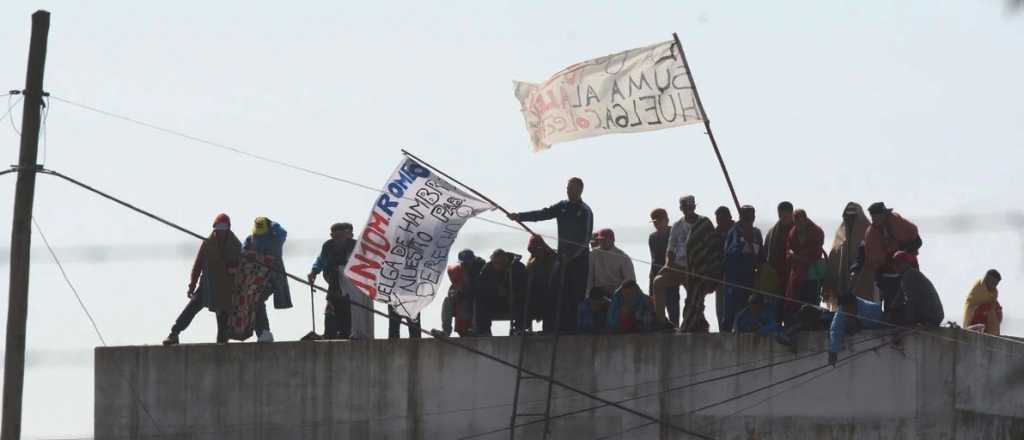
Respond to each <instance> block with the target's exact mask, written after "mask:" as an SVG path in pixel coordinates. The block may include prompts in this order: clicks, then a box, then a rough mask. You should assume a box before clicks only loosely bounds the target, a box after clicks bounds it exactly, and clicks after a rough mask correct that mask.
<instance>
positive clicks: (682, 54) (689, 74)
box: [672, 32, 740, 215]
mask: <svg viewBox="0 0 1024 440" xmlns="http://www.w3.org/2000/svg"><path fill="white" fill-rule="evenodd" d="M672 38H673V39H675V40H676V47H678V48H679V56H680V57H681V58H682V59H683V67H685V68H686V77H687V78H689V79H690V88H692V89H693V99H694V100H695V101H697V108H698V109H699V110H700V118H701V119H702V120H704V129H705V130H707V133H708V138H709V139H711V146H712V147H714V149H715V156H717V157H718V165H720V166H721V167H722V174H724V175H725V183H726V184H727V185H729V192H730V193H731V194H732V202H733V203H735V204H736V215H739V212H740V199H739V198H737V197H736V188H733V186H732V179H730V178H729V170H727V169H726V168H725V161H724V160H722V153H721V152H720V151H718V142H715V134H714V133H712V132H711V121H709V120H708V114H707V113H705V112H704V103H702V102H701V100H700V93H698V92H697V83H696V82H694V80H693V72H692V71H690V63H687V62H686V53H685V52H683V43H680V42H679V35H676V33H675V32H673V33H672Z"/></svg>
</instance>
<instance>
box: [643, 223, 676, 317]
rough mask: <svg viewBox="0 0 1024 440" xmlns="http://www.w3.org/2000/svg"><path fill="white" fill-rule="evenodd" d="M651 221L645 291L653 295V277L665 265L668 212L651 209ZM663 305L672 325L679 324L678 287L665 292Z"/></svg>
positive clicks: (669, 227)
mask: <svg viewBox="0 0 1024 440" xmlns="http://www.w3.org/2000/svg"><path fill="white" fill-rule="evenodd" d="M651 223H652V224H653V225H654V232H651V235H650V236H649V237H647V247H648V248H649V249H650V251H651V273H650V275H649V276H648V284H647V291H648V292H651V295H652V296H653V295H654V277H656V276H658V271H660V270H661V268H663V267H665V253H666V252H667V251H668V236H669V231H671V230H672V227H671V226H670V225H669V223H670V221H669V218H668V212H667V211H665V210H664V209H662V208H657V209H655V210H653V211H651ZM665 307H666V309H667V311H668V321H669V322H671V323H672V326H674V327H678V326H679V287H676V288H674V289H673V288H669V289H668V291H667V292H665Z"/></svg>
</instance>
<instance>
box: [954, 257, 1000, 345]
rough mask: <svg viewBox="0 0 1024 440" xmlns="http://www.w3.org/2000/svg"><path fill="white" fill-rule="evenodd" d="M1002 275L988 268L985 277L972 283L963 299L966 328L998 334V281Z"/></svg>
mask: <svg viewBox="0 0 1024 440" xmlns="http://www.w3.org/2000/svg"><path fill="white" fill-rule="evenodd" d="M1002 280H1003V276H1002V275H1000V274H999V271H997V270H995V269H989V271H988V272H986V273H985V277H984V278H982V279H980V280H978V281H977V282H975V283H974V287H973V288H971V293H970V294H968V295H967V300H966V301H964V319H963V321H961V322H962V323H963V327H964V328H966V329H977V330H978V331H981V332H983V333H987V334H990V335H999V333H1000V332H999V329H1000V327H1001V326H1002V323H1003V306H1001V305H999V290H998V286H999V282H1000V281H1002Z"/></svg>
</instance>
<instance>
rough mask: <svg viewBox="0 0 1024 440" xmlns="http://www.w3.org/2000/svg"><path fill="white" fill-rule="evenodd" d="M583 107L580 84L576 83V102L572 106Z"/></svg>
mask: <svg viewBox="0 0 1024 440" xmlns="http://www.w3.org/2000/svg"><path fill="white" fill-rule="evenodd" d="M580 107H583V92H582V91H581V90H580V84H578V83H577V84H576V103H575V104H573V105H572V108H580Z"/></svg>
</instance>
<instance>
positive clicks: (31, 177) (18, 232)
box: [0, 10, 50, 440]
mask: <svg viewBox="0 0 1024 440" xmlns="http://www.w3.org/2000/svg"><path fill="white" fill-rule="evenodd" d="M49 32H50V13H49V12H47V11H43V10H39V11H36V12H35V13H34V14H32V39H31V41H30V43H29V48H28V73H27V74H26V75H25V90H22V92H21V93H22V95H24V97H25V98H24V99H25V107H24V113H23V114H22V122H21V153H20V155H19V156H18V183H17V186H16V187H15V193H14V224H13V226H11V260H10V261H11V263H10V264H11V281H10V286H9V287H10V293H9V294H8V298H7V348H6V350H5V352H4V407H3V426H2V428H0V440H20V439H21V392H22V388H24V385H25V320H26V318H27V317H28V269H29V257H30V251H31V246H32V202H33V200H34V199H35V192H36V156H37V153H38V151H39V122H40V116H41V115H40V113H41V109H42V107H43V70H44V67H45V66H46V38H47V36H48V34H49Z"/></svg>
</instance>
